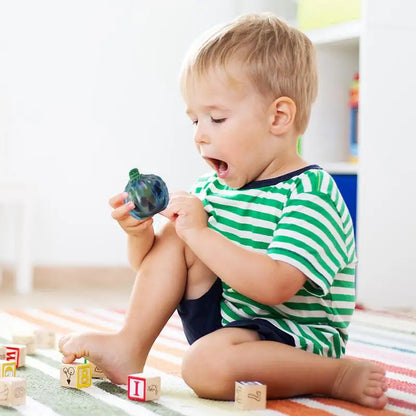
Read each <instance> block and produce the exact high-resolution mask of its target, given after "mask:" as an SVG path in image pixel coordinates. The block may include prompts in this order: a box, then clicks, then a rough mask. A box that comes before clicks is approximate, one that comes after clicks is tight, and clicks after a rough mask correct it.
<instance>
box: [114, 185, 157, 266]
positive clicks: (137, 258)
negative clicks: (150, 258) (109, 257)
mask: <svg viewBox="0 0 416 416" xmlns="http://www.w3.org/2000/svg"><path fill="white" fill-rule="evenodd" d="M126 195H127V194H126V193H125V192H122V193H121V194H117V195H114V196H113V197H112V198H111V199H110V201H109V203H110V205H111V206H112V207H113V208H114V210H113V212H112V213H111V216H112V217H113V218H114V219H115V220H117V221H118V223H119V224H120V227H121V228H123V230H124V231H125V232H126V233H127V235H128V240H127V258H128V260H129V263H130V266H131V267H132V268H133V270H134V271H136V272H137V271H138V270H139V267H140V265H141V263H142V261H143V259H144V258H145V257H146V255H147V253H148V252H149V251H150V249H151V248H152V246H153V243H154V240H155V234H154V231H153V219H152V218H146V219H144V220H141V221H139V220H136V219H135V218H133V217H132V216H131V215H130V214H129V212H130V211H131V210H132V209H133V208H134V204H133V202H128V203H126V204H125V203H124V200H125V199H126Z"/></svg>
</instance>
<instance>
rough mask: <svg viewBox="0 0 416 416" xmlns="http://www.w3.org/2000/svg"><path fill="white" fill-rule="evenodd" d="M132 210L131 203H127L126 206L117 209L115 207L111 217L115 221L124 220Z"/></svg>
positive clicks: (132, 205) (132, 204)
mask: <svg viewBox="0 0 416 416" xmlns="http://www.w3.org/2000/svg"><path fill="white" fill-rule="evenodd" d="M133 208H134V203H133V202H131V201H130V202H127V204H123V205H121V206H119V207H117V208H116V209H115V210H114V211H113V212H112V213H111V216H112V217H113V218H114V219H115V220H121V219H123V218H126V217H127V216H128V215H130V214H129V212H130V211H131V210H132V209H133Z"/></svg>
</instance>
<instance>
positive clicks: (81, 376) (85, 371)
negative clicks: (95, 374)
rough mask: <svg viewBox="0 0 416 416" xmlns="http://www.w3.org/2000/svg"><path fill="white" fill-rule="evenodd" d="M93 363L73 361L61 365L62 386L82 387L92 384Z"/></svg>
mask: <svg viewBox="0 0 416 416" xmlns="http://www.w3.org/2000/svg"><path fill="white" fill-rule="evenodd" d="M91 378H92V367H91V364H88V363H87V364H84V363H72V364H62V365H61V377H60V380H61V386H63V387H71V388H73V389H81V388H83V387H89V386H91Z"/></svg>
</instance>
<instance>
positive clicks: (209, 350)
mask: <svg viewBox="0 0 416 416" xmlns="http://www.w3.org/2000/svg"><path fill="white" fill-rule="evenodd" d="M206 341H207V338H206V337H203V338H201V339H200V340H198V341H196V342H195V343H194V344H192V346H191V347H190V348H189V350H188V352H187V353H186V354H185V357H184V359H183V363H182V378H183V379H184V381H185V382H186V384H188V386H189V387H191V388H192V390H194V392H195V393H196V394H197V395H198V396H199V397H202V398H206V399H227V398H228V395H229V394H228V390H230V385H231V386H232V387H231V389H233V388H234V384H233V381H232V380H231V379H230V371H229V368H228V366H227V361H228V360H227V359H226V357H225V355H224V354H223V351H218V350H217V349H216V348H215V346H213V345H212V344H211V343H210V342H206ZM231 378H232V377H231ZM230 380H231V381H230Z"/></svg>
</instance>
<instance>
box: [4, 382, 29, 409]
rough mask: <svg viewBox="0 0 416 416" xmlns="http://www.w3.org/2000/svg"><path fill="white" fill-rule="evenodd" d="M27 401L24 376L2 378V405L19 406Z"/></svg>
mask: <svg viewBox="0 0 416 416" xmlns="http://www.w3.org/2000/svg"><path fill="white" fill-rule="evenodd" d="M25 402H26V380H25V379H24V378H21V377H3V378H0V406H19V405H21V404H25Z"/></svg>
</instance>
